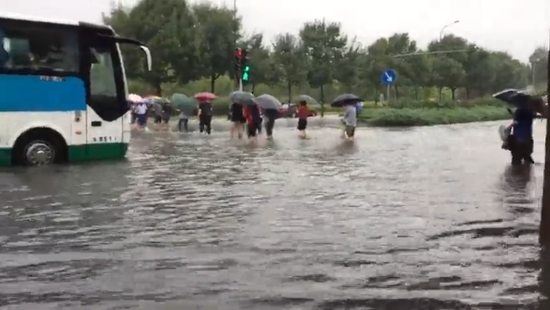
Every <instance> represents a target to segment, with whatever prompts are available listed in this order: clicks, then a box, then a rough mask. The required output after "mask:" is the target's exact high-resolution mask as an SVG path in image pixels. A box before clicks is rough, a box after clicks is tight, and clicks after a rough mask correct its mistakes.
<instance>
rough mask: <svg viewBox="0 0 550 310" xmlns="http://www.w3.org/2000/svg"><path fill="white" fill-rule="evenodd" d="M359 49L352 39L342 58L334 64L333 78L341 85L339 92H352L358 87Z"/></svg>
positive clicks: (360, 51)
mask: <svg viewBox="0 0 550 310" xmlns="http://www.w3.org/2000/svg"><path fill="white" fill-rule="evenodd" d="M362 52H363V51H362V50H361V47H360V46H359V44H357V43H356V40H355V39H353V40H352V41H350V42H349V43H348V44H347V46H346V48H345V50H344V52H343V54H342V58H341V59H339V61H338V62H336V63H335V68H334V78H335V79H336V80H337V81H338V82H339V83H340V84H341V87H340V88H341V89H339V90H340V91H341V92H345V93H351V92H354V90H355V88H356V87H357V86H358V84H359V82H360V79H359V66H358V62H359V58H360V57H361V53H362Z"/></svg>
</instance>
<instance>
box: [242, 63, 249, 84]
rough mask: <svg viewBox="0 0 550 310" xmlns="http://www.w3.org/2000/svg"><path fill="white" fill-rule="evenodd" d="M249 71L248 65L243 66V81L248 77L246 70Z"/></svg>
mask: <svg viewBox="0 0 550 310" xmlns="http://www.w3.org/2000/svg"><path fill="white" fill-rule="evenodd" d="M249 71H250V66H244V69H243V81H245V82H246V81H248V77H249V74H248V72H249Z"/></svg>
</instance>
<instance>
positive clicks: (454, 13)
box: [0, 0, 550, 61]
mask: <svg viewBox="0 0 550 310" xmlns="http://www.w3.org/2000/svg"><path fill="white" fill-rule="evenodd" d="M120 1H122V2H124V3H127V4H131V3H135V2H136V1H137V0H120ZM112 2H113V0H0V10H2V11H3V12H13V13H20V14H29V15H35V16H43V17H51V18H54V17H55V18H62V19H79V20H83V21H91V22H93V21H95V22H97V21H100V16H101V13H102V12H106V11H108V10H109V7H110V4H111V3H112ZM212 2H214V3H216V4H225V5H227V6H230V7H233V0H212ZM237 9H238V12H239V14H240V15H241V16H242V17H243V21H244V27H245V30H246V32H248V33H252V32H262V33H264V34H265V35H266V37H267V38H268V39H270V40H271V39H272V38H273V37H274V36H275V35H277V34H278V33H282V32H291V33H297V32H298V30H299V28H300V27H301V25H302V24H303V23H304V22H306V21H312V20H314V19H322V18H325V19H326V20H327V21H335V22H340V23H341V24H342V28H343V30H344V31H345V32H346V33H347V34H349V35H351V36H356V37H357V39H358V40H359V42H361V43H363V44H370V43H371V42H373V41H374V40H375V39H376V38H378V37H381V36H388V35H391V34H392V33H394V32H409V34H410V35H411V37H412V38H413V39H415V40H417V41H418V42H419V43H420V44H421V46H425V45H426V44H427V43H428V42H429V41H430V40H433V39H435V38H438V37H439V33H440V31H441V29H442V28H443V26H445V25H446V24H449V23H452V22H453V21H455V20H459V23H457V24H455V25H452V26H449V27H447V28H446V29H445V32H444V33H452V34H455V35H459V36H463V37H465V38H467V39H468V40H471V41H474V42H476V43H477V44H478V45H481V46H484V47H487V48H490V49H495V50H503V51H508V52H509V53H511V54H512V55H513V56H514V57H516V58H519V59H521V60H523V61H527V59H528V57H529V55H530V54H531V52H532V51H533V49H534V48H535V47H536V46H538V45H544V46H548V42H549V38H550V0H386V1H375V0H372V1H365V0H337V1H328V0H276V1H267V0H237Z"/></svg>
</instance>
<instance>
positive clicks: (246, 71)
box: [241, 49, 250, 82]
mask: <svg viewBox="0 0 550 310" xmlns="http://www.w3.org/2000/svg"><path fill="white" fill-rule="evenodd" d="M246 56H247V50H246V49H242V50H241V69H242V75H241V79H242V81H243V82H248V80H250V65H249V64H248V57H246Z"/></svg>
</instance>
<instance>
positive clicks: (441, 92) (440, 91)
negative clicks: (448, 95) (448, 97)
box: [439, 87, 443, 101]
mask: <svg viewBox="0 0 550 310" xmlns="http://www.w3.org/2000/svg"><path fill="white" fill-rule="evenodd" d="M442 98H443V87H439V101H441V99H442Z"/></svg>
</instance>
